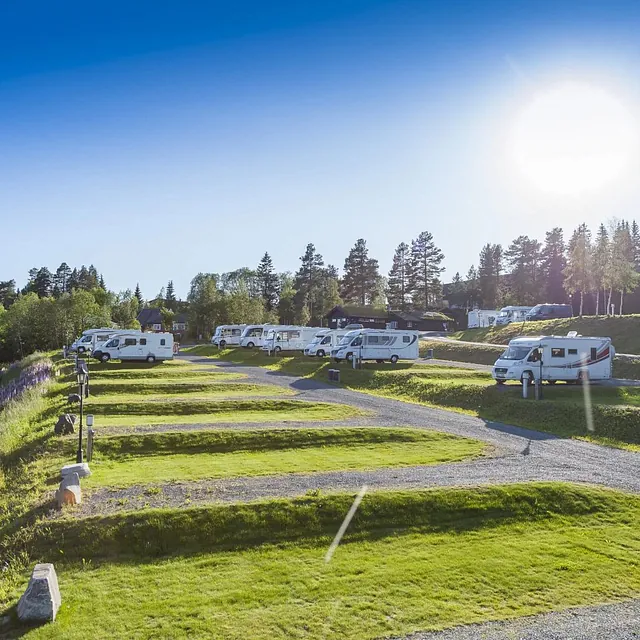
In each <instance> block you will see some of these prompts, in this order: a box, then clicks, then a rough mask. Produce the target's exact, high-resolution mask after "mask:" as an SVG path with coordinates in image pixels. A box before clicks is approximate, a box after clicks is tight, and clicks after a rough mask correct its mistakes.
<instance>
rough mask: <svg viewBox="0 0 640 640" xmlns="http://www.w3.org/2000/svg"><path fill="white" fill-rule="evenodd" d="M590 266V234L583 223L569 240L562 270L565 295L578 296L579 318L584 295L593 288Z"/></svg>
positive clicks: (591, 260) (591, 256) (591, 255)
mask: <svg viewBox="0 0 640 640" xmlns="http://www.w3.org/2000/svg"><path fill="white" fill-rule="evenodd" d="M592 265H593V254H592V247H591V232H590V231H589V229H588V227H587V225H586V224H584V223H583V224H581V225H580V226H579V227H578V228H577V229H576V230H575V231H574V232H573V235H572V236H571V239H570V240H569V246H568V252H567V266H566V267H565V270H564V276H565V284H564V287H565V289H566V291H567V293H569V294H571V295H573V294H574V293H579V294H580V313H579V315H580V316H581V315H582V311H583V309H584V294H585V293H586V292H588V291H591V289H592V288H593V274H592Z"/></svg>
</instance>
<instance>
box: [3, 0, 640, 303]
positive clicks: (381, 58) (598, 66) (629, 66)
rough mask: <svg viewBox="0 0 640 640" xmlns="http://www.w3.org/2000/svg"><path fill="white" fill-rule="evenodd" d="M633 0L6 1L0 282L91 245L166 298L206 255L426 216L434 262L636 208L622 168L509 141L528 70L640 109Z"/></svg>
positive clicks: (282, 262)
mask: <svg viewBox="0 0 640 640" xmlns="http://www.w3.org/2000/svg"><path fill="white" fill-rule="evenodd" d="M639 28H640V6H639V3H637V2H620V1H617V0H605V1H602V2H594V1H591V0H580V1H576V2H562V1H561V0H556V1H554V2H546V1H544V0H543V1H538V2H518V1H516V0H511V1H509V2H498V1H493V2H492V1H490V0H486V1H485V2H462V1H458V2H455V1H447V2H444V1H442V2H428V1H426V0H423V1H421V2H392V1H382V0H379V1H375V0H369V1H367V0H341V1H334V0H324V1H322V2H316V1H313V0H305V1H302V0H299V1H298V2H277V1H274V2H235V3H231V2H216V1H215V0H212V1H209V2H180V3H178V2H158V1H156V2H153V3H152V2H144V1H138V2H134V3H125V2H119V1H114V2H110V3H86V2H83V3H80V2H77V3H75V2H73V3H72V2H64V1H61V2H59V3H51V2H47V3H45V2H40V1H35V0H34V1H30V2H29V1H21V2H17V1H16V2H14V1H13V0H8V2H7V1H5V2H3V3H2V5H1V6H0V224H1V232H0V234H1V236H2V240H1V242H0V280H2V279H8V278H15V279H16V280H18V282H19V283H20V284H23V283H24V281H25V279H26V276H27V271H28V269H29V268H30V267H32V266H41V265H47V266H49V267H50V268H55V267H56V266H57V265H58V264H59V263H60V262H62V261H63V260H65V261H67V262H69V263H70V264H78V265H79V264H81V263H86V264H89V263H94V264H95V265H96V266H97V268H98V269H99V270H100V271H102V272H103V273H104V276H105V279H106V281H107V284H108V285H109V286H110V287H111V288H114V289H116V290H119V289H124V288H133V287H134V286H135V284H136V282H137V281H139V282H140V286H141V287H142V290H143V293H144V294H145V295H146V296H148V297H152V296H154V295H155V294H156V293H157V292H158V291H159V289H160V287H161V286H163V285H165V284H166V282H167V281H168V280H169V279H173V280H174V282H175V284H176V287H177V291H178V293H179V294H180V295H181V296H184V295H186V292H187V289H188V284H189V281H190V279H191V278H192V277H193V276H194V275H195V274H196V273H197V272H199V271H216V272H222V271H228V270H231V269H234V268H238V267H240V266H244V265H248V266H253V265H255V264H257V262H258V260H259V259H260V257H261V255H262V254H263V253H264V251H265V250H267V251H269V253H271V255H272V256H273V259H274V262H275V266H276V268H277V269H278V270H292V271H293V270H295V269H296V268H297V266H298V258H299V256H300V255H301V254H302V252H303V250H304V247H305V245H306V244H307V243H308V242H313V243H315V245H316V247H317V248H318V250H319V251H320V252H321V253H322V254H323V255H324V256H325V259H326V261H327V262H332V263H334V264H336V265H337V266H339V267H342V264H343V262H344V258H345V256H346V254H347V252H348V250H349V248H350V247H351V246H352V245H353V244H354V242H355V240H356V239H357V238H359V237H364V238H365V239H366V240H367V242H368V245H369V247H370V252H371V254H372V256H373V257H376V258H377V259H378V260H379V261H380V265H381V269H382V270H383V272H385V273H386V271H388V269H389V267H390V263H391V259H392V256H393V250H394V248H395V246H396V245H397V244H398V243H399V242H401V241H403V240H404V241H407V242H409V241H410V240H411V238H413V237H415V236H417V235H418V233H419V232H420V231H422V230H429V231H431V232H432V233H433V234H434V237H435V239H436V242H437V243H438V244H439V245H440V246H441V247H442V249H443V251H444V253H445V256H446V260H445V266H446V268H447V271H446V276H449V277H450V276H452V275H453V274H454V273H455V271H458V270H459V271H461V272H466V270H467V269H468V267H469V266H470V264H472V263H473V262H476V261H477V254H478V252H479V250H480V248H481V246H482V245H483V244H484V243H486V242H502V243H503V244H508V243H509V242H510V240H512V239H513V238H514V237H515V236H516V235H519V234H520V233H526V234H529V235H531V236H535V237H538V238H540V239H542V238H543V237H544V232H545V231H546V230H547V229H549V228H551V227H552V226H555V225H560V226H563V227H564V228H565V230H566V231H569V230H570V229H572V228H573V227H575V226H576V225H577V224H578V223H579V222H581V221H583V220H585V221H587V222H588V223H589V224H591V225H595V224H597V223H599V222H600V221H602V220H606V219H607V218H610V217H611V216H618V217H627V218H633V217H634V216H636V217H638V218H639V219H640V207H639V205H640V189H639V188H638V186H636V185H635V184H634V182H633V181H627V182H625V181H624V180H621V181H620V182H619V183H617V184H615V185H613V186H612V187H611V188H609V189H607V190H603V191H602V192H599V193H597V194H595V195H590V196H589V197H567V196H557V195H549V194H547V193H543V192H540V191H538V190H536V188H534V187H533V186H532V185H530V184H527V183H525V181H523V180H522V179H521V177H519V176H518V175H517V174H516V172H515V171H514V169H513V166H512V161H511V159H510V158H509V156H508V154H507V153H506V151H505V148H506V143H505V139H506V136H507V132H508V130H509V126H510V123H511V122H512V121H513V120H514V119H515V118H516V117H517V114H518V113H519V112H520V111H521V110H522V108H523V107H524V106H525V105H526V104H527V103H528V102H529V101H530V100H531V95H532V92H533V91H534V90H536V88H544V87H545V86H549V85H553V83H556V82H559V81H567V80H569V81H576V80H577V81H582V82H587V83H589V84H592V85H594V86H599V87H604V88H606V90H607V91H610V92H612V93H613V94H615V95H616V97H617V98H619V99H620V100H621V101H622V102H624V104H625V105H626V106H627V107H628V109H629V111H630V112H631V113H633V114H634V116H635V115H636V114H637V113H638V111H639V109H638V105H640V82H639V75H638V69H640V41H638V38H637V34H638V32H639Z"/></svg>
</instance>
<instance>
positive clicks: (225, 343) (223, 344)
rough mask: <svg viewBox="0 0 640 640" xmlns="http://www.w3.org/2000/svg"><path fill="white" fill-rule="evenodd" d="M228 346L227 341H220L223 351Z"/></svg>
mask: <svg viewBox="0 0 640 640" xmlns="http://www.w3.org/2000/svg"><path fill="white" fill-rule="evenodd" d="M226 345H227V341H226V340H220V348H221V349H224V348H225V346H226Z"/></svg>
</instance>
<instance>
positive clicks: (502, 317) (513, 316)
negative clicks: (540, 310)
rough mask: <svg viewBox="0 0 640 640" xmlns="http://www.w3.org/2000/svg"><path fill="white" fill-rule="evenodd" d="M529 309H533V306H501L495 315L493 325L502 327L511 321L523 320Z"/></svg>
mask: <svg viewBox="0 0 640 640" xmlns="http://www.w3.org/2000/svg"><path fill="white" fill-rule="evenodd" d="M531 309H533V307H514V306H510V307H502V309H500V313H499V314H498V316H497V317H496V322H495V326H496V327H504V326H505V325H507V324H510V323H512V322H524V321H525V320H526V319H527V318H526V316H527V313H529V311H531Z"/></svg>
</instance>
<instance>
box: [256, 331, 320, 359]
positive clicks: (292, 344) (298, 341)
mask: <svg viewBox="0 0 640 640" xmlns="http://www.w3.org/2000/svg"><path fill="white" fill-rule="evenodd" d="M319 330H320V327H299V326H294V325H290V326H282V327H277V328H275V329H269V332H268V333H267V337H266V339H265V341H264V345H263V347H262V350H263V351H269V352H271V351H273V352H274V353H280V352H281V351H304V348H305V347H306V346H307V345H308V344H309V342H310V341H311V340H312V339H313V336H314V335H315V334H316V333H318V331H319Z"/></svg>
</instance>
